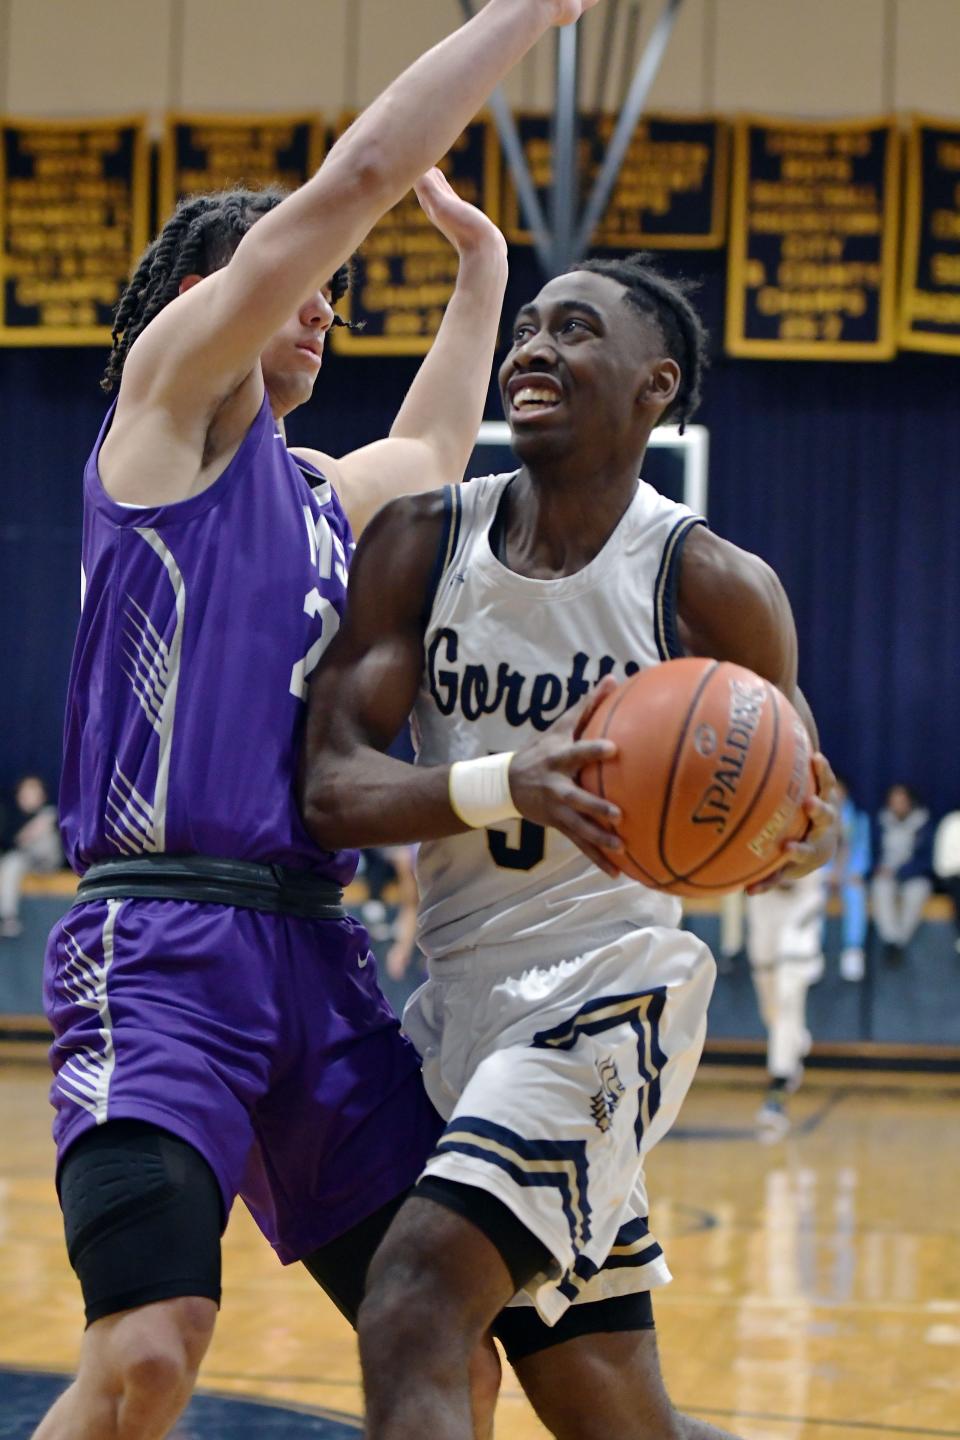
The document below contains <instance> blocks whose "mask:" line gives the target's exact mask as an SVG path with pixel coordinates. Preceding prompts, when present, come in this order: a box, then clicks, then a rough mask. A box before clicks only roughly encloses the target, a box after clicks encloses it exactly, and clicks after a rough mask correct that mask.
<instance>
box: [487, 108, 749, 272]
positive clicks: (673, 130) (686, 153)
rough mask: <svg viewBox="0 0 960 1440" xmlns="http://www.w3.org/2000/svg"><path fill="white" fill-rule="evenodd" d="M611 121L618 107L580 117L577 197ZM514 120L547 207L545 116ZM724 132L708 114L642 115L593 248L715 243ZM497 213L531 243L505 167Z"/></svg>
mask: <svg viewBox="0 0 960 1440" xmlns="http://www.w3.org/2000/svg"><path fill="white" fill-rule="evenodd" d="M616 123H617V117H616V115H610V114H606V113H602V114H601V113H599V112H591V113H589V114H584V115H581V117H580V176H581V195H580V201H581V204H584V203H585V202H586V200H587V198H588V196H589V193H590V190H591V188H592V186H593V183H594V181H595V180H596V177H597V175H598V174H599V173H600V169H601V167H602V165H603V162H604V158H605V157H606V153H607V147H608V145H609V143H610V138H611V136H612V135H613V131H614V127H615V126H616ZM517 125H518V128H519V131H520V140H521V143H522V145H523V149H524V153H525V155H526V157H527V164H528V165H529V167H530V174H531V177H532V179H533V183H534V186H535V187H536V189H537V191H538V192H539V197H540V203H541V205H542V206H543V209H544V213H545V214H549V206H550V188H551V186H552V184H553V155H552V147H551V142H550V119H549V116H546V115H521V116H520V117H519V118H518V121H517ZM728 140H729V132H728V129H727V126H726V125H725V124H724V123H723V121H721V120H715V119H711V118H710V117H708V116H676V115H671V116H658V115H648V116H645V117H644V118H643V119H642V120H640V121H639V122H638V124H637V127H636V129H635V131H634V133H633V138H632V140H631V142H630V147H629V149H628V150H627V154H626V157H625V159H624V162H623V166H622V168H621V171H620V175H619V177H618V179H617V183H616V185H615V186H614V190H613V194H612V195H611V197H610V200H609V203H608V205H607V210H606V214H605V215H604V217H603V219H602V220H601V222H600V224H599V225H598V227H597V229H596V231H595V232H594V235H593V239H592V240H591V248H593V249H595V250H609V249H615V250H637V249H648V250H674V249H684V250H715V249H718V248H719V247H720V246H721V245H722V244H723V242H724V235H725V224H726V199H727V169H728ZM503 217H504V227H503V229H504V234H505V235H506V237H507V239H508V240H509V241H511V243H513V244H515V245H529V244H531V243H532V237H531V235H530V232H529V231H528V230H527V229H525V228H524V225H523V223H522V220H521V217H520V206H519V201H518V198H517V192H516V189H515V188H514V185H513V180H512V178H511V176H510V174H509V172H507V173H505V175H504V205H503Z"/></svg>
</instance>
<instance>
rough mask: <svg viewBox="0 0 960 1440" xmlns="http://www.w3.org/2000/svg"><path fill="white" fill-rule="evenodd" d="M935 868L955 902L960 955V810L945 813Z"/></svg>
mask: <svg viewBox="0 0 960 1440" xmlns="http://www.w3.org/2000/svg"><path fill="white" fill-rule="evenodd" d="M933 868H934V870H935V872H936V874H937V875H938V876H939V877H940V879H941V880H942V881H943V888H944V890H945V891H946V892H947V894H948V895H949V896H950V899H951V900H952V902H953V924H954V929H955V931H956V938H955V939H954V942H953V944H954V948H955V950H956V952H957V954H958V955H960V810H954V811H953V812H952V813H951V814H950V815H944V817H943V819H942V820H941V821H940V824H939V825H938V826H937V833H936V837H935V838H934V842H933Z"/></svg>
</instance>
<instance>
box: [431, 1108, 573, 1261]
mask: <svg viewBox="0 0 960 1440" xmlns="http://www.w3.org/2000/svg"><path fill="white" fill-rule="evenodd" d="M462 1135H467V1136H475V1137H476V1142H475V1143H471V1141H470V1140H465V1139H461V1138H458V1137H460V1136H462ZM485 1140H487V1141H490V1142H491V1143H492V1145H496V1146H498V1147H499V1148H500V1150H506V1151H508V1152H509V1153H508V1154H506V1155H503V1154H500V1153H499V1152H498V1150H495V1149H492V1148H491V1147H490V1146H488V1145H484V1144H483V1143H482V1142H483V1141H485ZM446 1153H452V1154H457V1155H472V1156H474V1157H475V1158H476V1159H478V1160H486V1161H487V1162H488V1163H489V1164H491V1165H496V1166H497V1167H498V1168H499V1169H501V1170H503V1171H504V1172H505V1173H506V1174H507V1175H509V1176H510V1178H511V1179H512V1180H514V1181H515V1182H516V1183H517V1184H518V1185H523V1186H534V1187H537V1186H543V1185H547V1186H551V1187H553V1188H556V1189H557V1190H559V1192H560V1203H561V1206H562V1208H563V1214H564V1217H565V1219H566V1221H567V1224H568V1225H569V1227H570V1240H571V1244H572V1245H573V1251H574V1254H575V1255H579V1253H580V1251H581V1250H582V1249H583V1247H584V1246H585V1245H586V1244H587V1242H588V1241H589V1239H590V1234H591V1230H590V1201H589V1198H588V1194H587V1147H586V1142H585V1141H583V1140H528V1139H526V1138H525V1136H523V1135H518V1134H517V1133H516V1131H515V1130H508V1129H507V1128H506V1126H503V1125H495V1124H494V1123H493V1122H492V1121H490V1120H482V1119H480V1118H479V1117H477V1116H472V1115H470V1116H462V1117H461V1116H456V1117H455V1118H454V1119H453V1120H451V1121H450V1123H449V1124H448V1126H447V1128H446V1130H445V1131H444V1132H443V1134H442V1135H441V1137H440V1141H439V1143H438V1145H437V1148H436V1150H435V1151H434V1154H436V1155H442V1154H446ZM533 1161H537V1162H540V1164H541V1165H542V1164H543V1163H544V1162H546V1163H547V1164H550V1163H552V1164H553V1165H554V1166H555V1167H556V1168H554V1169H550V1170H544V1169H536V1170H533V1169H531V1168H529V1167H530V1165H531V1162H533ZM571 1167H572V1168H573V1173H574V1183H573V1184H571V1175H570V1168H571Z"/></svg>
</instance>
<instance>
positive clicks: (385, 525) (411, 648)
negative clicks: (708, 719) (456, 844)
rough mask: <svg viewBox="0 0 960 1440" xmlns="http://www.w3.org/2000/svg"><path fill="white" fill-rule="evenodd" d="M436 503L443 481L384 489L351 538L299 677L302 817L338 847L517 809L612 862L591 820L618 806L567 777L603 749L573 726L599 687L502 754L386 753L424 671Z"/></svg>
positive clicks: (433, 832)
mask: <svg viewBox="0 0 960 1440" xmlns="http://www.w3.org/2000/svg"><path fill="white" fill-rule="evenodd" d="M447 515H448V497H446V496H445V495H444V494H443V493H434V494H430V495H423V496H414V497H410V498H405V499H402V500H397V501H394V502H393V503H392V504H390V505H387V506H385V507H384V509H383V510H381V511H380V513H379V514H378V515H377V516H376V517H375V518H374V520H373V521H372V523H371V524H370V526H369V528H368V530H367V533H366V535H365V536H364V538H363V540H362V541H361V543H360V545H359V546H358V547H357V553H356V556H355V558H354V561H353V566H352V568H351V573H350V592H349V603H348V605H347V613H346V618H345V620H344V624H343V628H342V629H341V630H340V632H339V634H338V635H337V637H336V639H335V640H334V641H333V643H332V644H331V646H330V648H329V650H327V652H326V654H325V655H324V657H323V659H322V661H321V662H320V665H319V666H318V667H317V669H316V670H315V671H314V674H313V676H312V679H311V684H310V699H309V711H308V716H307V736H306V746H305V753H304V757H303V764H302V768H301V784H300V791H301V807H302V810H303V815H304V821H305V823H306V826H307V829H308V830H309V832H310V834H311V835H312V836H313V838H314V839H315V840H316V841H317V843H318V844H319V845H321V846H322V847H323V848H324V849H329V850H336V849H340V848H343V847H344V846H354V845H395V844H405V843H408V842H412V841H416V840H434V839H438V838H439V837H441V836H444V835H456V834H459V833H460V832H462V831H464V830H467V829H470V828H480V827H483V826H485V825H494V824H496V823H497V822H498V821H503V820H505V819H510V818H515V817H517V816H520V815H523V816H524V817H525V818H527V819H529V820H533V821H535V822H536V823H538V824H541V825H552V826H554V827H555V828H556V829H558V830H561V831H562V832H563V833H564V834H566V835H567V836H568V837H569V838H570V839H571V840H573V842H574V843H575V844H577V845H579V846H580V848H581V849H582V850H583V851H584V853H585V854H586V855H588V856H589V858H590V859H591V860H593V861H594V863H595V864H597V865H599V866H600V867H601V868H602V869H604V870H605V871H606V872H607V873H608V874H610V875H616V874H617V873H618V872H617V871H616V869H615V868H614V867H613V866H612V865H611V864H610V862H609V860H608V859H607V858H606V857H605V856H603V855H602V853H601V852H600V850H599V849H598V848H597V847H598V846H599V845H605V846H606V847H607V848H608V849H610V848H616V847H617V841H616V838H615V837H614V836H612V835H611V833H610V830H609V829H608V828H602V827H607V826H609V825H610V824H612V823H614V822H615V821H616V820H617V819H618V818H619V811H618V810H617V809H616V807H615V806H613V805H610V804H609V803H608V802H607V801H605V800H602V799H600V798H599V797H598V796H595V795H592V794H590V792H589V791H586V790H582V789H581V788H580V786H579V785H578V784H577V783H576V780H575V776H576V775H577V774H578V773H579V771H580V770H581V769H582V768H583V766H584V765H587V764H589V763H590V762H591V761H593V760H596V759H600V758H608V757H609V756H610V755H611V754H613V753H614V750H615V747H614V746H613V745H611V743H610V742H609V741H607V740H593V741H585V740H578V739H577V738H576V737H577V735H578V734H579V732H580V730H581V728H582V726H583V725H584V724H585V723H586V720H587V718H588V716H589V714H590V712H591V711H592V709H593V708H594V706H595V705H596V704H597V703H599V701H600V700H601V699H602V698H603V696H604V695H606V694H607V693H608V687H607V686H605V685H604V686H599V687H598V688H597V689H596V690H595V691H594V692H593V693H592V695H590V696H588V697H586V699H585V700H584V701H582V702H581V704H580V705H578V706H576V707H574V709H572V710H570V711H568V712H567V714H566V715H565V716H563V717H562V718H561V719H560V720H558V721H557V722H556V724H555V725H553V726H552V727H551V729H550V730H549V731H548V732H547V733H546V734H545V735H543V736H542V737H541V738H539V739H538V740H536V741H534V742H533V743H531V744H529V745H527V746H525V747H524V748H523V749H522V750H518V751H517V752H516V754H513V755H502V756H491V757H486V756H484V757H478V758H477V759H476V760H468V761H464V762H461V763H460V764H459V765H454V766H449V765H441V766H431V767H414V766H412V765H407V764H405V763H404V762H403V761H400V760H394V759H393V758H392V757H391V756H389V755H386V754H384V753H383V752H384V751H385V750H386V749H387V747H388V745H389V744H390V742H391V741H392V740H393V738H394V736H395V735H396V734H397V732H398V730H399V729H400V727H401V726H402V725H403V723H404V721H405V720H406V719H407V716H408V715H409V714H410V711H411V710H412V708H413V704H414V701H415V699H416V695H417V689H418V686H419V684H420V678H421V675H422V674H423V667H424V649H423V633H424V620H425V617H426V615H427V613H428V611H429V607H430V602H431V598H432V597H431V596H430V593H429V587H430V583H431V576H432V575H433V572H434V566H435V562H436V558H437V552H438V549H439V547H440V546H441V544H442V543H443V541H444V535H445V524H446V523H447ZM331 697H335V698H333V699H331ZM452 772H457V773H456V774H452Z"/></svg>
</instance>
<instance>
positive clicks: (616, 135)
mask: <svg viewBox="0 0 960 1440" xmlns="http://www.w3.org/2000/svg"><path fill="white" fill-rule="evenodd" d="M604 3H605V7H606V14H605V17H604V28H603V34H602V36H601V43H600V53H599V56H598V62H597V73H596V86H595V91H596V93H595V97H594V98H595V106H596V108H597V109H600V108H602V105H603V100H604V97H605V95H606V92H607V89H608V87H609V78H610V67H611V62H612V61H613V59H614V50H615V39H616V31H617V21H618V19H619V18H620V14H621V11H622V9H623V5H622V0H604ZM682 5H683V0H664V4H663V9H662V10H661V12H660V14H659V15H658V16H657V19H656V21H655V23H654V26H653V29H652V31H651V32H650V38H649V39H648V41H647V43H646V46H645V48H644V51H643V54H642V55H640V57H639V60H638V61H637V63H636V65H635V67H634V69H633V75H632V78H631V77H630V65H631V62H632V60H633V58H634V56H635V55H636V49H637V42H638V39H639V33H640V21H641V18H642V7H641V4H640V0H627V8H626V34H625V37H624V41H623V50H622V57H621V58H622V76H621V83H620V90H621V103H620V113H619V117H618V119H617V123H616V126H615V127H614V131H613V134H612V135H611V137H610V144H609V145H608V147H607V153H606V157H605V159H604V162H603V165H602V166H601V168H600V172H599V174H598V175H597V178H596V180H595V181H594V184H593V189H592V190H591V192H590V195H589V196H588V198H587V203H586V205H585V206H584V208H583V210H582V213H578V212H579V205H578V197H579V191H580V185H579V167H578V156H577V142H578V137H579V115H580V78H581V63H580V62H581V41H580V26H579V25H567V26H564V28H563V29H561V30H558V31H557V37H556V46H557V53H556V96H555V101H554V110H553V123H552V135H551V138H552V150H553V188H552V192H551V197H550V213H549V217H548V216H547V215H545V214H544V209H543V206H542V205H541V203H540V196H539V194H538V193H537V189H536V186H535V185H534V183H533V176H532V175H531V173H530V167H529V165H528V164H527V157H526V155H525V154H524V151H523V144H522V142H521V139H520V132H519V130H518V129H517V123H516V120H515V119H514V116H513V111H512V110H511V109H510V102H509V101H508V100H507V97H506V95H505V94H504V92H503V90H502V89H501V88H498V89H497V90H495V91H494V93H493V95H492V96H491V97H490V112H491V114H492V116H493V122H494V124H495V125H496V128H497V134H498V135H499V137H500V146H501V149H502V150H503V154H504V158H505V160H506V162H507V165H508V167H509V169H510V174H511V175H512V177H513V183H514V185H515V186H516V189H517V196H518V199H519V201H520V212H521V214H522V216H523V220H524V223H525V225H526V227H527V229H528V230H529V231H530V233H531V235H532V237H533V245H534V249H535V250H536V252H537V257H538V259H539V261H540V264H541V266H542V268H543V270H544V272H545V274H546V275H547V276H553V275H559V274H560V273H561V272H562V271H564V270H566V269H567V268H568V267H569V266H570V265H572V264H574V263H575V262H576V261H577V260H579V259H581V258H582V257H583V256H584V255H585V254H586V253H587V251H588V249H589V248H590V240H591V238H592V236H593V232H594V230H595V229H596V227H597V224H598V223H599V221H600V219H601V217H602V216H603V214H604V212H605V210H606V208H607V205H608V204H609V201H610V196H611V195H612V194H613V189H614V186H615V185H616V183H617V179H618V177H619V175H620V171H621V169H622V167H623V162H624V160H625V158H626V155H627V151H628V149H629V147H630V140H631V138H632V136H633V132H634V130H635V129H636V127H637V122H638V121H639V119H640V116H641V115H642V114H643V110H644V107H645V105H646V103H647V97H648V95H649V94H650V89H651V86H652V85H653V82H654V80H655V79H656V76H657V72H658V70H659V69H660V64H661V62H662V60H663V56H664V52H665V50H666V48H667V45H668V44H669V41H670V36H671V35H672V34H673V27H674V25H675V24H676V22H677V16H678V15H679V13H680V8H681V6H682ZM460 8H461V9H462V10H463V12H464V15H465V16H466V18H467V19H468V20H469V19H472V17H473V15H474V14H475V12H476V5H475V3H474V0H460Z"/></svg>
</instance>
